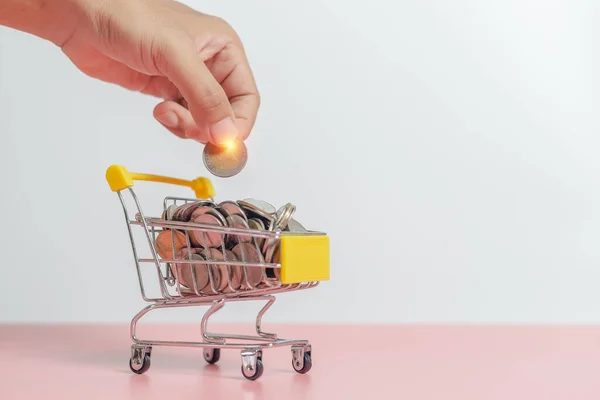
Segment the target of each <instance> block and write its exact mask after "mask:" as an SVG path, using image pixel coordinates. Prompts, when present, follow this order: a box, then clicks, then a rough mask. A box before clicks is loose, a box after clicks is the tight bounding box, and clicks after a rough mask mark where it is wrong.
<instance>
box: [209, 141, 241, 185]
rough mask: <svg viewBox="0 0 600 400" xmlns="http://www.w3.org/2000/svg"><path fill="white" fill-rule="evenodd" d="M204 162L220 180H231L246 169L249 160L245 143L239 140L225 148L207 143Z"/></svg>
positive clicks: (227, 144) (230, 142)
mask: <svg viewBox="0 0 600 400" xmlns="http://www.w3.org/2000/svg"><path fill="white" fill-rule="evenodd" d="M202 160H203V161H204V165H205V166H206V168H207V169H208V170H209V171H210V173H212V174H213V175H215V176H218V177H220V178H229V177H231V176H234V175H237V174H238V173H240V172H241V171H242V170H243V169H244V167H245V166H246V161H247V160H248V151H247V149H246V145H245V144H244V142H243V141H241V140H240V139H238V138H235V139H232V140H230V141H229V142H228V143H226V144H225V145H223V146H217V145H215V144H213V143H207V144H206V145H205V146H204V151H203V153H202Z"/></svg>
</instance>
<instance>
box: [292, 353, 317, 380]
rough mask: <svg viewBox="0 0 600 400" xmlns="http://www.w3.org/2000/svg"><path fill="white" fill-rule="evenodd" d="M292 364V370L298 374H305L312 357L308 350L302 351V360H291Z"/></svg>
mask: <svg viewBox="0 0 600 400" xmlns="http://www.w3.org/2000/svg"><path fill="white" fill-rule="evenodd" d="M292 366H293V367H294V371H296V372H297V373H299V374H305V373H307V372H308V371H310V369H311V368H312V358H311V356H310V351H307V352H306V353H304V359H303V360H302V362H301V360H292Z"/></svg>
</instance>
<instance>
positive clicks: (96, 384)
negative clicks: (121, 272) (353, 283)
mask: <svg viewBox="0 0 600 400" xmlns="http://www.w3.org/2000/svg"><path fill="white" fill-rule="evenodd" d="M212 328H213V329H211V330H213V331H216V330H217V328H220V330H227V331H228V332H234V331H235V332H238V333H246V332H248V333H249V332H250V331H249V330H248V328H247V327H238V326H228V325H225V326H219V327H212ZM266 328H269V331H275V332H277V333H278V334H279V335H280V336H282V337H295V338H306V339H309V340H310V341H311V343H312V345H313V351H312V356H313V368H312V370H311V371H310V372H309V373H308V374H306V375H299V374H297V373H295V372H294V371H293V370H292V367H291V352H290V350H289V348H288V347H285V348H278V349H268V350H266V351H265V352H264V356H263V361H264V365H265V372H264V374H263V376H262V377H261V378H260V379H259V380H257V381H254V382H251V381H247V380H246V379H244V378H243V377H242V375H241V372H240V365H241V360H240V352H239V350H228V351H223V353H222V355H221V360H220V362H219V363H218V364H217V365H207V364H206V363H205V362H204V360H203V358H202V350H201V349H185V348H167V347H155V348H154V349H153V352H152V366H151V367H150V370H149V371H148V372H146V373H145V374H144V375H135V374H133V373H132V372H131V371H130V370H129V366H128V362H129V355H130V344H131V342H130V341H129V332H128V326H126V325H120V326H105V325H88V326H64V325H63V326H55V325H46V326H44V325H32V326H23V325H0V399H2V400H13V399H61V400H65V399H107V400H112V399H144V400H149V399H166V398H170V397H171V396H174V397H175V398H177V399H178V400H183V399H217V400H218V399H243V400H248V399H278V400H287V399H340V400H342V399H343V400H346V399H362V398H372V399H375V398H382V399H407V400H409V399H410V400H415V399H443V400H448V399H450V400H451V399H461V400H466V399H477V400H483V399H503V400H506V399H510V400H514V399H527V400H534V399H536V400H537V399H543V400H549V399H574V400H583V399H594V400H597V399H598V398H600V397H599V396H600V328H597V327H545V326H539V327H537V326H536V327H525V326H521V327H519V326H514V327H508V326H506V327H498V326H488V327H479V326H302V325H298V326H294V325H286V326H274V325H267V326H266ZM198 331H199V328H198V326H191V325H183V326H180V325H152V326H147V327H144V329H143V330H141V331H140V334H141V335H142V336H144V335H146V336H148V335H150V334H151V335H153V336H154V337H155V338H161V339H165V338H168V339H183V340H188V339H190V338H192V336H193V335H194V334H197V333H198Z"/></svg>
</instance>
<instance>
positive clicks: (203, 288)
mask: <svg viewBox="0 0 600 400" xmlns="http://www.w3.org/2000/svg"><path fill="white" fill-rule="evenodd" d="M295 211H296V207H295V206H294V205H293V204H291V203H287V204H285V205H284V206H282V207H280V208H279V209H275V207H274V206H273V205H271V204H269V203H267V202H266V201H262V200H256V199H244V200H238V201H230V200H227V201H223V202H221V203H219V204H217V203H214V202H212V201H203V200H201V201H194V202H189V203H186V204H183V205H179V206H177V205H171V206H169V207H168V208H167V209H166V210H165V211H164V212H163V215H162V219H163V220H167V221H177V222H188V223H192V224H203V225H210V226H216V227H231V228H236V229H242V230H246V231H247V232H248V234H240V233H225V232H223V231H220V232H219V231H210V230H206V229H202V228H197V227H194V225H192V224H190V225H187V226H186V228H185V229H183V228H182V229H165V230H162V231H161V232H160V233H159V234H158V235H157V236H156V242H155V244H156V251H157V253H158V255H159V256H160V257H161V258H163V259H171V260H189V261H193V260H198V261H208V262H206V263H198V264H196V263H176V266H175V267H176V269H177V276H178V278H179V283H180V284H181V286H182V290H181V292H182V294H190V295H194V294H196V293H199V294H206V295H209V294H219V293H233V292H238V291H244V290H252V289H256V288H268V287H272V286H274V285H277V284H278V281H279V269H278V268H265V267H258V266H241V265H231V264H229V262H232V261H234V262H235V261H241V262H243V263H252V264H265V263H279V262H280V261H279V260H280V255H279V240H278V239H275V238H266V237H256V236H252V232H256V231H271V232H273V231H276V230H280V231H284V232H286V231H287V232H306V229H305V228H304V227H303V226H302V224H300V223H299V222H298V221H296V220H295V219H294V218H292V217H293V215H294V212H295ZM210 261H224V263H222V264H210ZM170 267H171V269H172V268H173V266H172V265H171V266H170ZM173 274H174V275H175V272H174V271H173Z"/></svg>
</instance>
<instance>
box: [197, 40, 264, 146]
mask: <svg viewBox="0 0 600 400" xmlns="http://www.w3.org/2000/svg"><path fill="white" fill-rule="evenodd" d="M207 66H208V68H209V70H210V72H211V73H212V74H213V75H214V77H215V79H216V80H217V81H218V82H219V83H220V84H221V87H222V88H223V90H224V91H225V94H226V95H227V97H228V99H229V102H230V104H231V108H232V110H233V113H234V115H235V118H236V121H235V122H236V125H237V127H238V132H239V133H238V136H239V137H240V138H241V139H242V140H245V139H246V138H248V136H249V135H250V132H251V130H252V127H253V126H254V123H255V121H256V116H257V113H258V108H259V106H260V96H259V93H258V89H257V87H256V82H255V80H254V76H253V75H252V71H251V69H250V66H249V64H248V61H247V60H246V58H245V57H244V54H243V52H242V50H241V49H239V48H238V47H235V46H233V45H229V46H226V47H225V48H224V49H223V50H221V51H220V52H219V53H218V54H216V55H215V56H214V57H213V58H212V59H211V60H210V61H209V62H207Z"/></svg>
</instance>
